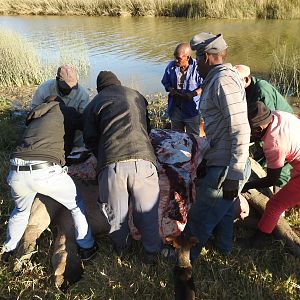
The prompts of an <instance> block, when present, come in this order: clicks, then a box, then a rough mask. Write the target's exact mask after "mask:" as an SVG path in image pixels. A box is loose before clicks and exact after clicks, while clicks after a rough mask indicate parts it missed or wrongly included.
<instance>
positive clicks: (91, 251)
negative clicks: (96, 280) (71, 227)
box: [78, 242, 99, 261]
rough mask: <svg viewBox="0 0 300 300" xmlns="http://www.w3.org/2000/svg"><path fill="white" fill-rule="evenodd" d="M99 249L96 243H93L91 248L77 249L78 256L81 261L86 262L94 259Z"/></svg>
mask: <svg viewBox="0 0 300 300" xmlns="http://www.w3.org/2000/svg"><path fill="white" fill-rule="evenodd" d="M98 249H99V247H98V244H97V243H96V242H94V245H93V246H92V247H91V248H81V247H79V250H78V252H79V256H80V257H81V260H82V261H88V260H91V259H92V258H94V257H95V256H96V254H97V251H98Z"/></svg>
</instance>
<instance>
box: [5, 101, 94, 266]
mask: <svg viewBox="0 0 300 300" xmlns="http://www.w3.org/2000/svg"><path fill="white" fill-rule="evenodd" d="M47 100H48V101H47V102H45V103H42V104H40V105H38V106H37V107H35V108H34V109H33V110H32V111H31V112H30V113H29V114H28V116H27V118H26V125H27V128H26V129H25V132H24V134H23V137H22V142H21V144H20V145H19V146H18V147H17V148H16V150H15V152H13V153H12V155H11V160H10V163H11V164H10V172H9V174H8V177H7V183H8V184H9V186H10V187H11V194H12V197H13V200H14V203H15V208H14V210H13V211H12V213H11V216H10V219H9V222H8V227H7V238H6V242H5V245H4V247H3V249H4V253H3V254H2V257H1V259H2V261H3V262H4V263H7V262H8V261H9V258H10V256H11V255H12V254H13V252H14V250H15V249H16V248H17V246H18V244H19V241H20V240H21V238H22V236H23V234H24V231H25V229H26V226H27V223H28V219H29V215H30V210H31V206H32V203H33V201H34V198H35V196H36V194H37V193H39V194H42V195H45V196H49V197H51V198H53V199H54V200H55V201H57V202H59V203H61V204H62V205H64V206H65V207H66V208H67V209H69V210H70V212H71V215H72V218H73V221H74V225H75V235H76V242H77V244H78V246H79V254H80V256H81V258H82V260H89V259H91V258H92V257H93V256H94V255H95V254H96V251H97V249H98V246H97V244H96V243H95V241H94V239H93V237H92V233H91V228H90V226H89V224H88V222H87V220H86V217H85V215H84V212H83V199H82V198H81V195H80V194H79V193H78V190H77V188H76V186H75V184H74V182H73V180H72V178H71V177H70V176H69V175H68V174H67V169H66V168H64V167H63V166H64V164H65V152H64V135H65V130H64V125H65V126H66V124H65V122H68V120H69V118H65V119H64V116H63V113H62V111H61V107H60V104H59V102H58V101H59V99H58V98H57V97H56V96H54V97H48V98H47ZM65 113H66V114H68V112H67V111H65ZM70 116H71V115H70ZM67 126H70V125H67Z"/></svg>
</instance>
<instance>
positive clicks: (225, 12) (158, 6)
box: [0, 0, 300, 19]
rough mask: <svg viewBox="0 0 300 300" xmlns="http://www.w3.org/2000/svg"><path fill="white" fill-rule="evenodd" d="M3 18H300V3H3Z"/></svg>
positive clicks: (176, 0)
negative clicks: (53, 16) (25, 16)
mask: <svg viewBox="0 0 300 300" xmlns="http://www.w3.org/2000/svg"><path fill="white" fill-rule="evenodd" d="M0 14H3V15H16V14H17V15H87V16H123V15H129V16H166V17H186V18H238V19H243V18H252V19H255V18H258V19H297V18H300V1H299V0H281V1H280V0H255V1H248V0H215V1H209V0H76V1H73V0H23V1H21V2H20V1H17V0H0Z"/></svg>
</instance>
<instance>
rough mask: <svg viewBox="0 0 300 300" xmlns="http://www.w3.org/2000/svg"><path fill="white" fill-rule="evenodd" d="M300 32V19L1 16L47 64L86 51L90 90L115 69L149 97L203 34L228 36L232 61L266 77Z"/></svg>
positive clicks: (0, 25)
mask: <svg viewBox="0 0 300 300" xmlns="http://www.w3.org/2000/svg"><path fill="white" fill-rule="evenodd" d="M299 28H300V20H204V19H199V20H193V19H185V18H153V17H140V18H133V17H86V16H76V17H73V16H68V17H67V16H62V17H57V16H0V29H8V30H12V31H14V32H17V33H19V34H20V35H21V36H22V37H23V38H24V39H25V40H26V41H28V42H30V43H32V44H33V46H34V48H35V49H36V50H37V52H38V55H39V56H40V57H41V59H42V60H43V61H45V62H47V63H49V62H50V63H53V62H54V63H55V62H56V61H58V59H59V57H58V56H60V55H61V54H60V50H59V49H60V48H61V47H62V45H63V47H64V48H67V49H69V51H71V52H72V53H73V54H72V55H73V56H74V55H75V56H76V55H77V54H78V53H79V52H80V53H81V54H82V53H84V56H86V57H87V59H88V61H89V64H90V67H89V72H88V75H87V76H83V77H81V78H80V82H81V83H82V84H83V85H84V86H86V87H89V88H95V86H96V77H97V74H98V73H99V71H100V70H111V71H113V72H115V73H116V74H117V76H118V77H119V78H120V80H121V81H122V83H123V84H125V85H127V86H129V87H133V88H136V89H138V90H140V91H141V92H142V93H145V94H148V93H156V92H163V87H162V85H161V83H160V80H161V77H162V75H163V72H164V69H165V66H166V64H167V62H168V61H169V60H171V59H173V51H174V48H175V47H176V45H177V44H178V43H180V42H189V40H190V39H191V37H192V36H193V35H194V34H196V33H198V32H201V31H206V32H212V33H215V34H217V33H223V35H224V38H225V40H226V42H227V44H228V45H229V52H228V57H227V62H231V63H232V64H241V63H242V64H246V65H249V66H250V67H251V69H252V73H253V74H256V75H260V76H266V74H268V73H269V71H270V68H271V63H272V51H273V50H275V49H276V48H277V47H279V46H280V45H282V44H284V43H286V44H287V45H288V46H290V47H295V48H297V49H300V39H299V37H298V34H299ZM54 75H55V74H53V76H54Z"/></svg>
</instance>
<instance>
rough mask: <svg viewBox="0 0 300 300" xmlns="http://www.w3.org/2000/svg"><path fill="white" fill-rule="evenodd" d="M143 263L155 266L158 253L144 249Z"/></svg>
mask: <svg viewBox="0 0 300 300" xmlns="http://www.w3.org/2000/svg"><path fill="white" fill-rule="evenodd" d="M142 261H143V263H144V264H145V265H148V266H156V265H157V262H158V254H157V253H150V252H147V251H144V255H143V260H142Z"/></svg>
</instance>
